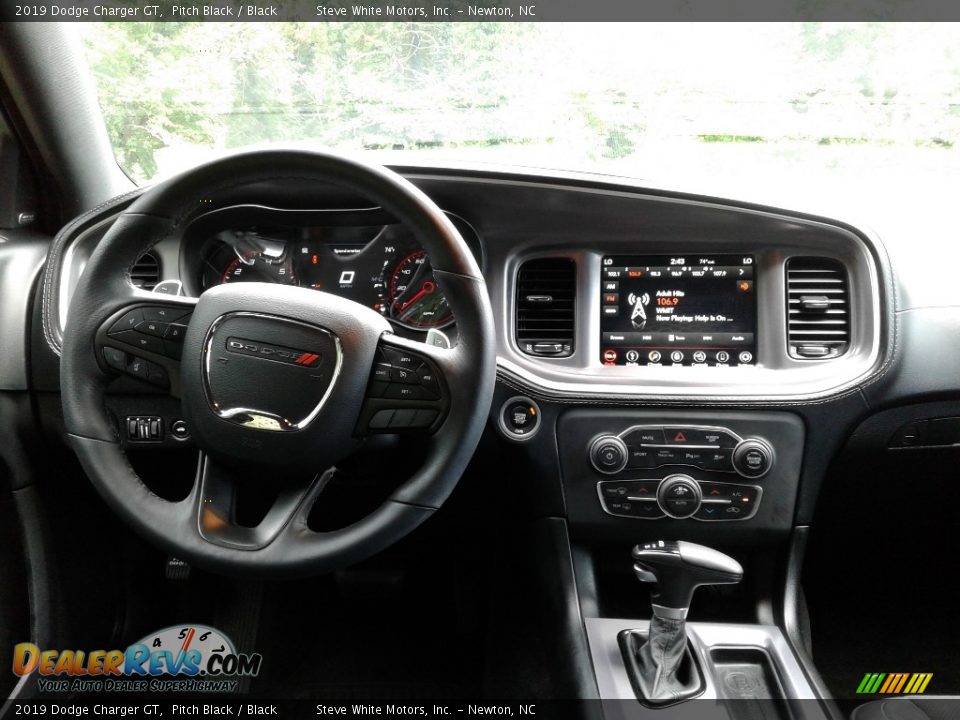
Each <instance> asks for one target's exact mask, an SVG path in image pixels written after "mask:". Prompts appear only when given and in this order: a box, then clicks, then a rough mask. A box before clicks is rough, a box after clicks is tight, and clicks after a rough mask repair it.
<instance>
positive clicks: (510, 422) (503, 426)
mask: <svg viewBox="0 0 960 720" xmlns="http://www.w3.org/2000/svg"><path fill="white" fill-rule="evenodd" d="M499 424H500V430H501V431H502V432H503V433H504V435H506V436H507V437H508V438H510V439H511V440H521V441H523V440H529V439H530V438H531V437H533V436H534V435H535V434H536V432H537V430H539V429H540V407H539V406H538V405H537V404H536V403H535V402H534V401H533V400H531V399H530V398H528V397H523V396H518V397H512V398H510V399H509V400H507V401H506V402H505V403H504V404H503V405H502V406H501V408H500V423H499Z"/></svg>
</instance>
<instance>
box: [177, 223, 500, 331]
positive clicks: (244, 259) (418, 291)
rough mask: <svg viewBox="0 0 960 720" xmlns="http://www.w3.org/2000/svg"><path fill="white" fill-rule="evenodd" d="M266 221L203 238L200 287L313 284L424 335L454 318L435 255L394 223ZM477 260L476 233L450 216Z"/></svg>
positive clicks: (197, 279)
mask: <svg viewBox="0 0 960 720" xmlns="http://www.w3.org/2000/svg"><path fill="white" fill-rule="evenodd" d="M319 219H320V220H321V221H329V220H335V222H333V223H331V224H313V222H310V223H308V224H300V223H296V224H294V223H289V222H282V223H277V222H265V223H264V222H261V223H256V224H245V225H243V226H240V227H234V228H231V229H227V230H220V231H218V232H216V233H214V234H212V235H209V236H207V237H205V238H203V239H202V240H201V244H200V250H199V269H198V270H195V271H194V272H193V273H191V274H192V275H193V279H194V282H195V283H196V284H197V285H198V288H197V290H198V292H203V291H204V290H207V289H209V288H211V287H214V286H216V285H222V284H225V283H236V282H268V283H281V284H284V285H297V286H300V287H306V288H313V289H315V290H322V291H324V292H328V293H332V294H335V295H339V296H341V297H344V298H347V299H349V300H353V301H354V302H358V303H361V304H363V305H366V306H368V307H371V308H373V309H374V310H376V311H377V312H379V313H381V314H382V315H383V316H384V317H386V318H387V319H388V320H390V321H391V322H392V323H394V324H395V325H397V326H400V327H403V328H407V329H409V330H414V331H422V332H425V331H427V330H429V329H431V328H436V329H440V328H444V327H447V326H448V325H450V324H452V323H453V321H454V318H453V314H452V312H451V310H450V306H449V305H448V303H447V299H446V298H445V297H444V295H443V292H442V290H441V289H440V287H439V285H438V283H437V281H436V279H435V278H434V275H433V268H432V267H431V265H430V258H429V257H428V256H427V253H426V251H425V250H424V249H423V248H422V247H421V246H420V244H419V243H418V242H417V239H416V237H415V236H414V235H413V233H411V232H410V231H409V230H408V229H407V228H405V227H404V226H403V225H400V224H397V223H395V222H386V223H379V222H378V223H371V224H367V223H369V221H370V220H371V219H372V218H371V217H365V218H362V221H363V222H364V224H359V225H357V224H352V223H351V224H344V222H343V220H344V219H343V218H342V217H334V216H327V217H322V218H319ZM451 220H452V221H453V222H454V224H455V225H456V226H457V229H458V230H460V232H461V235H463V237H464V239H465V240H466V241H467V243H468V245H469V246H470V248H471V250H472V251H473V253H474V255H475V257H477V259H478V262H479V261H480V259H481V252H480V244H479V238H478V237H477V235H476V233H475V231H474V230H473V228H471V227H470V225H469V224H467V223H466V222H465V221H463V220H461V219H460V218H456V217H454V216H451Z"/></svg>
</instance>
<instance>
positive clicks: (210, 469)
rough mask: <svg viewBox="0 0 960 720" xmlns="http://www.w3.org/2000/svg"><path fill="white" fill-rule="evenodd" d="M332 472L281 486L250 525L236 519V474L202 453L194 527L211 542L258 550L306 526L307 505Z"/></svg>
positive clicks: (320, 489) (195, 492) (313, 499)
mask: <svg viewBox="0 0 960 720" xmlns="http://www.w3.org/2000/svg"><path fill="white" fill-rule="evenodd" d="M334 472H335V469H333V468H331V469H329V470H327V471H325V472H323V473H321V474H319V475H316V476H314V477H313V479H312V480H310V482H308V483H306V484H303V483H299V484H296V483H294V484H290V485H287V486H285V487H283V488H282V489H281V490H280V492H279V493H278V494H277V496H276V498H274V500H273V502H272V503H271V505H270V508H269V509H268V510H267V511H266V513H265V514H264V515H263V517H262V518H261V519H260V521H259V522H258V523H257V524H256V525H254V526H252V527H251V526H247V525H243V524H241V523H240V522H238V517H237V502H238V497H239V493H240V479H239V477H238V474H237V473H236V472H235V471H234V470H232V469H231V468H228V467H226V466H225V465H223V464H222V463H219V462H217V461H216V460H215V459H213V458H212V457H210V456H209V455H207V454H205V453H202V454H201V455H200V464H199V466H198V471H197V483H196V485H195V487H194V493H193V495H192V498H193V500H192V504H193V507H194V508H195V510H194V512H195V513H196V523H195V525H194V527H195V528H196V531H197V532H198V533H199V535H200V537H201V538H203V539H204V540H206V541H207V542H209V543H211V544H214V545H220V546H223V547H229V548H239V549H243V550H259V549H261V548H264V547H266V546H267V545H269V544H270V543H272V542H274V541H275V540H276V539H277V538H278V537H279V536H280V535H281V534H282V533H285V532H290V533H294V534H295V533H296V532H298V531H300V530H303V529H305V528H306V524H307V515H308V514H309V512H310V508H311V507H313V503H314V502H315V501H316V499H317V496H318V495H319V494H320V493H321V491H322V490H323V488H324V487H325V486H326V484H327V482H328V481H329V480H330V478H331V477H332V476H333V473H334Z"/></svg>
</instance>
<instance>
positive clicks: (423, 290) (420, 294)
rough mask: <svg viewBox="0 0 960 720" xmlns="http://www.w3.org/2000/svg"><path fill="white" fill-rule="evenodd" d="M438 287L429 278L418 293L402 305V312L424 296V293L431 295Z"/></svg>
mask: <svg viewBox="0 0 960 720" xmlns="http://www.w3.org/2000/svg"><path fill="white" fill-rule="evenodd" d="M436 289H437V286H436V285H434V284H433V283H432V282H430V281H429V280H427V281H426V282H425V283H424V284H423V287H422V288H420V291H419V292H418V293H417V294H416V295H414V296H413V297H412V298H410V299H409V300H407V301H406V302H405V303H404V304H403V305H401V306H400V312H403V311H404V310H406V309H407V308H408V307H410V306H411V305H413V304H414V303H415V302H416V301H417V300H419V299H420V298H422V297H423V296H424V295H429V294H431V293H432V292H433V291H434V290H436Z"/></svg>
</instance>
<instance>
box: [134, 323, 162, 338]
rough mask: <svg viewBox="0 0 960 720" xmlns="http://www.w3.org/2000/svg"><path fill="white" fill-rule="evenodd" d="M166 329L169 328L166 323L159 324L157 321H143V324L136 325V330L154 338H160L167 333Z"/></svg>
mask: <svg viewBox="0 0 960 720" xmlns="http://www.w3.org/2000/svg"><path fill="white" fill-rule="evenodd" d="M168 327H170V325H169V324H168V323H165V322H160V321H159V320H144V321H143V322H140V323H137V327H136V330H137V332H139V333H143V334H144V335H153V336H154V337H158V338H162V337H163V336H164V335H165V334H166V333H167V328H168Z"/></svg>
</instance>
